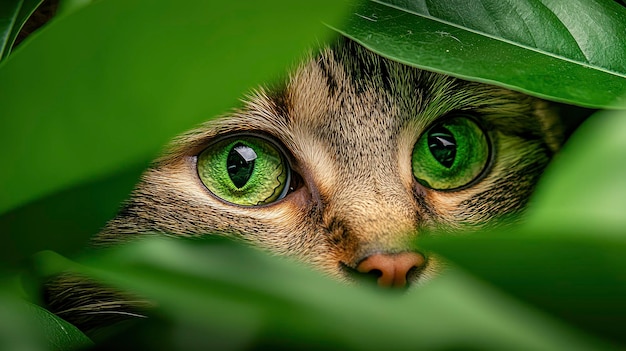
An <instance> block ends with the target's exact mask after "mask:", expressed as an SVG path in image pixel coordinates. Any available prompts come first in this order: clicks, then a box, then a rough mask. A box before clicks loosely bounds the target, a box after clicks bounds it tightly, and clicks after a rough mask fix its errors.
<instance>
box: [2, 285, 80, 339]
mask: <svg viewBox="0 0 626 351" xmlns="http://www.w3.org/2000/svg"><path fill="white" fill-rule="evenodd" d="M0 316H2V318H0V349H2V350H33V351H35V350H41V351H44V350H55V351H64V350H76V349H79V348H84V347H87V346H90V345H92V342H91V341H90V340H89V338H87V337H86V336H85V335H84V334H83V333H82V332H81V331H80V330H78V329H77V328H76V327H74V326H73V325H71V324H69V323H67V322H66V321H64V320H62V319H60V318H59V317H57V316H55V315H54V314H52V313H50V312H48V311H46V310H45V309H43V308H41V307H39V306H36V305H33V304H30V303H27V302H25V301H22V300H19V299H17V298H14V297H11V296H8V295H5V294H0Z"/></svg>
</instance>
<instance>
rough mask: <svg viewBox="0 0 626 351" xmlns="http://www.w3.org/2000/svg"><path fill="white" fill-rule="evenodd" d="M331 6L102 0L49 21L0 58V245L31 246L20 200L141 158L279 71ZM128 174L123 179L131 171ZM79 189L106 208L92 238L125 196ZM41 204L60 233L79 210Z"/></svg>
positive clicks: (93, 223)
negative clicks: (0, 60)
mask: <svg viewBox="0 0 626 351" xmlns="http://www.w3.org/2000/svg"><path fill="white" fill-rule="evenodd" d="M340 8H341V4H340V3H337V2H336V1H331V0H325V1H323V2H316V3H302V4H300V3H298V4H296V3H293V2H289V1H283V0H271V1H265V2H246V3H241V2H216V1H210V2H207V1H202V0H194V1H186V2H185V3H184V6H183V5H181V4H179V3H176V2H172V1H166V0H158V1H147V0H109V1H101V2H97V3H94V4H92V5H90V6H87V7H85V8H83V9H81V10H80V11H76V12H75V13H73V14H71V15H69V16H66V17H63V18H59V19H58V20H56V21H55V22H54V23H50V24H49V25H48V26H47V27H46V30H42V31H41V32H40V33H39V35H37V36H36V37H35V38H32V40H30V41H29V42H25V43H24V44H23V45H20V48H19V49H18V50H16V51H15V52H14V53H13V54H12V55H11V56H10V57H9V58H8V59H7V60H5V61H4V62H3V63H2V64H1V65H0V115H1V116H2V118H0V150H2V152H1V156H2V160H3V164H4V165H5V167H3V168H2V172H0V184H2V189H1V190H0V191H1V193H0V214H5V218H3V220H2V224H5V223H10V224H11V225H10V228H7V227H4V228H0V230H1V231H2V232H3V234H5V235H3V238H2V239H3V240H7V241H9V244H5V243H3V244H2V245H0V246H2V247H13V246H15V245H13V244H11V241H21V242H30V243H31V245H32V246H33V247H35V246H37V242H39V239H37V238H36V237H34V236H31V234H32V233H29V232H28V231H27V228H29V227H32V225H31V224H29V223H23V221H22V223H16V222H15V221H14V218H15V211H18V212H20V213H23V214H24V215H22V216H21V217H20V218H23V219H25V220H27V221H31V222H36V221H38V220H39V219H37V218H35V214H31V217H30V218H29V217H28V216H29V215H28V214H29V211H30V210H29V209H25V208H23V207H21V209H19V210H18V209H16V208H17V207H19V206H24V205H25V204H27V203H31V202H32V201H35V200H37V199H40V198H42V197H44V196H49V195H52V194H54V193H56V192H59V191H61V190H66V189H68V188H71V187H75V186H78V185H82V186H83V187H86V186H87V185H86V184H88V183H91V184H94V182H95V183H97V180H98V179H113V178H116V177H119V174H121V173H122V172H126V171H127V170H128V169H129V168H132V169H135V168H133V167H134V166H135V165H137V164H147V162H148V161H149V160H150V159H152V158H153V157H154V156H155V155H156V153H157V151H158V150H159V149H160V148H161V147H162V145H163V144H165V143H166V142H167V140H168V139H170V138H171V137H172V136H173V135H174V134H175V133H177V132H180V131H183V130H185V129H188V128H190V127H192V126H193V125H194V124H196V123H198V122H201V121H204V120H206V119H208V118H211V117H212V116H215V115H217V114H220V113H223V112H225V111H226V110H227V109H228V108H231V107H232V106H234V105H236V104H237V99H238V98H239V97H240V96H241V94H242V92H245V91H246V90H249V89H251V88H252V87H254V86H255V85H256V84H258V83H260V82H268V81H271V80H272V79H276V78H278V74H277V72H283V71H284V69H285V67H287V66H289V64H292V63H293V62H294V60H295V56H296V55H299V54H301V53H302V52H303V50H304V48H306V47H307V46H309V45H311V42H312V40H313V39H314V38H315V37H316V36H318V35H321V34H322V33H325V32H324V31H325V29H324V27H323V26H322V25H321V19H323V18H329V17H333V16H339V14H340V12H338V10H339V9H340ZM44 57H45V59H42V58H44ZM135 172H136V173H135V174H134V176H133V177H134V178H133V177H130V176H129V177H127V178H126V179H135V178H136V177H137V175H138V174H139V171H135ZM96 186H97V184H96ZM119 189H128V187H127V186H125V187H123V188H119ZM83 190H85V189H84V188H83ZM66 192H70V193H71V192H72V191H69V190H66ZM88 193H91V194H99V195H98V196H94V197H93V198H92V199H91V200H90V201H91V202H92V203H93V204H94V205H91V207H93V206H96V207H99V208H102V209H103V211H100V212H99V213H103V214H106V215H105V216H104V215H103V216H99V215H95V216H92V217H94V218H92V219H89V221H90V224H89V225H88V226H82V227H81V228H82V229H81V230H84V229H85V228H91V229H90V231H89V232H83V235H89V234H93V231H95V229H94V228H96V229H97V227H98V226H101V225H102V224H103V223H104V221H105V220H106V219H108V218H110V216H111V215H112V214H113V213H114V211H115V210H116V208H117V207H118V204H119V203H120V201H121V200H122V199H123V198H124V196H125V195H122V193H124V192H123V191H114V192H111V193H109V194H107V193H105V192H102V191H100V190H98V189H91V190H89V191H88V192H83V195H84V194H88ZM79 195H80V194H79ZM81 196H82V195H81ZM83 198H84V196H83ZM44 202H45V200H44ZM47 203H48V205H49V206H52V208H53V207H55V206H56V207H57V208H58V209H59V210H57V212H59V211H61V212H63V216H62V217H55V221H56V222H57V223H61V222H65V223H66V225H67V226H69V228H68V227H67V226H66V227H65V230H68V231H73V229H72V228H71V227H73V226H74V224H73V223H71V221H72V216H73V217H75V218H80V217H81V216H84V214H83V212H82V211H81V210H80V208H79V207H78V206H76V204H72V203H71V199H67V198H66V199H63V198H57V200H56V202H54V203H51V202H47ZM48 205H47V206H48ZM37 206H39V205H37ZM91 207H87V208H83V211H85V210H88V209H90V208H91ZM49 208H50V207H49ZM10 210H13V212H12V213H10V214H8V215H7V213H8V211H10ZM47 211H48V210H44V211H35V212H36V215H39V214H40V212H47ZM18 217H19V216H18ZM43 233H45V234H43ZM64 234H65V232H64V227H63V225H61V226H59V227H55V228H54V229H53V231H49V230H45V231H37V232H36V235H47V236H49V239H51V238H56V239H57V240H58V238H59V237H62V236H64ZM48 241H50V240H48ZM31 251H32V250H31ZM18 256H20V255H18Z"/></svg>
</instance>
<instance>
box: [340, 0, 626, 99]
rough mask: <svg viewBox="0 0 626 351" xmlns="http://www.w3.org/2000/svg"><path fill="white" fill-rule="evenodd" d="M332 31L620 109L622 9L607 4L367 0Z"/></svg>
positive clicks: (454, 70)
mask: <svg viewBox="0 0 626 351" xmlns="http://www.w3.org/2000/svg"><path fill="white" fill-rule="evenodd" d="M333 27H335V28H337V30H338V31H339V32H341V33H343V34H345V35H347V36H349V37H351V38H353V39H354V40H356V41H358V42H359V43H361V44H362V45H364V46H366V47H368V48H370V49H372V50H374V51H376V52H378V53H380V54H381V55H383V56H387V57H390V58H392V59H395V60H398V61H401V62H404V63H407V64H410V65H414V66H417V67H421V68H424V69H427V70H431V71H436V72H441V73H446V74H450V75H454V76H457V77H460V78H465V79H469V80H476V81H481V82H486V83H492V84H496V85H501V86H505V87H509V88H511V89H515V90H519V91H522V92H526V93H528V94H532V95H536V96H539V97H543V98H547V99H550V100H556V101H561V102H566V103H571V104H577V105H583V106H589V107H600V108H624V107H626V35H625V34H624V33H626V9H624V8H623V7H621V6H620V5H618V4H616V3H614V2H613V1H610V0H600V1H586V0H575V1H568V2H567V5H565V4H564V3H563V2H560V1H553V0H521V1H520V0H507V1H502V0H471V1H461V0H458V1H435V0H421V1H406V0H382V1H365V2H361V3H359V4H358V5H356V6H355V8H354V10H353V11H352V15H351V16H350V17H349V20H348V21H347V22H346V23H345V24H343V25H333Z"/></svg>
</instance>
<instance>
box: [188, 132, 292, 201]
mask: <svg viewBox="0 0 626 351" xmlns="http://www.w3.org/2000/svg"><path fill="white" fill-rule="evenodd" d="M198 175H199V176H200V179H201V180H202V183H204V185H205V186H206V187H207V189H209V191H211V192H212V193H213V194H214V195H215V196H217V197H219V198H220V199H222V200H225V201H228V202H231V203H233V204H237V205H244V206H257V205H264V204H268V203H271V202H274V201H276V200H280V199H282V198H283V197H284V196H285V195H286V194H287V190H288V187H287V184H289V180H290V170H289V166H288V164H287V162H286V161H285V157H284V156H283V155H282V153H281V151H280V149H279V148H278V147H277V146H276V145H274V144H273V143H272V142H270V141H269V140H266V139H264V138H260V137H255V136H248V135H245V136H237V137H231V138H227V139H222V140H219V141H217V142H216V143H214V144H212V145H210V146H209V147H208V148H206V149H205V150H204V151H202V153H201V154H200V155H199V156H198Z"/></svg>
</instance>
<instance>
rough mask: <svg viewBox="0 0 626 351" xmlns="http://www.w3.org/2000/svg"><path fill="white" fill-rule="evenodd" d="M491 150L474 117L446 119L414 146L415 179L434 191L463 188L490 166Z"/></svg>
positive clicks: (413, 164) (434, 126) (428, 131)
mask: <svg viewBox="0 0 626 351" xmlns="http://www.w3.org/2000/svg"><path fill="white" fill-rule="evenodd" d="M489 149H490V147H489V141H488V139H487V136H486V135H485V133H484V132H483V130H482V129H481V128H480V127H479V126H478V125H477V124H476V122H474V121H473V119H472V118H469V117H465V116H458V117H452V118H445V119H443V120H442V121H441V122H437V123H435V124H434V125H433V126H431V127H430V128H429V129H428V130H427V131H426V132H425V133H424V134H422V136H421V137H420V138H419V140H418V141H417V143H416V144H415V147H414V148H413V155H412V160H411V163H412V169H413V176H414V177H415V179H416V180H417V181H418V182H419V183H420V184H422V185H424V186H426V187H429V188H431V189H435V190H453V189H457V188H461V187H463V186H466V185H468V184H470V183H471V182H472V181H474V180H475V179H477V178H478V177H479V176H480V174H481V173H482V172H483V170H484V169H485V168H486V167H487V164H488V162H489V153H490V150H489Z"/></svg>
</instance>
